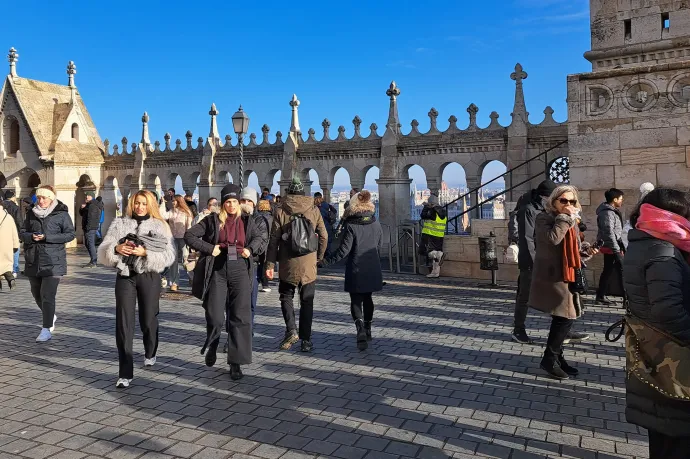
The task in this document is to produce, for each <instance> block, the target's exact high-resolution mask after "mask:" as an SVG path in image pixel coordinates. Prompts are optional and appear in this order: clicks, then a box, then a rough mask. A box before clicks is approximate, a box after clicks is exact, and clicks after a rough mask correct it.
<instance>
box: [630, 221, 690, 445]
mask: <svg viewBox="0 0 690 459" xmlns="http://www.w3.org/2000/svg"><path fill="white" fill-rule="evenodd" d="M628 241H629V246H628V252H627V253H626V254H625V258H624V259H623V278H624V280H625V289H626V291H627V293H628V299H629V301H630V311H631V312H632V313H633V315H635V316H637V317H639V318H640V319H642V320H644V321H645V322H647V323H649V324H650V325H652V326H653V327H655V328H658V329H660V330H663V331H665V332H666V333H668V334H670V335H672V336H674V337H675V338H677V339H679V340H681V341H682V342H684V343H686V345H687V346H690V266H689V265H688V262H687V261H686V258H685V257H686V256H687V254H684V253H682V252H681V251H680V250H678V249H677V248H675V247H674V246H673V244H671V243H670V242H666V241H662V240H660V239H656V238H654V237H653V236H650V235H649V234H647V233H645V232H643V231H639V230H636V229H632V230H630V232H629V233H628ZM626 388H627V397H626V402H627V408H626V411H625V415H626V417H627V419H628V422H630V423H632V424H637V425H639V426H642V427H644V428H646V429H650V430H654V431H657V432H660V433H662V434H665V435H669V436H674V437H680V436H690V402H682V401H675V400H670V399H668V398H666V397H664V396H662V395H661V394H659V393H658V392H656V391H655V390H653V389H651V388H649V387H648V386H646V385H645V384H643V383H641V382H639V380H637V379H636V378H634V377H633V378H628V379H627V380H626Z"/></svg>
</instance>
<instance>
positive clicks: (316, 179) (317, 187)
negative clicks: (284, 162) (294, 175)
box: [300, 167, 333, 202]
mask: <svg viewBox="0 0 690 459" xmlns="http://www.w3.org/2000/svg"><path fill="white" fill-rule="evenodd" d="M324 176H326V177H327V174H325V173H324V172H323V171H319V170H318V169H315V168H313V167H305V168H304V169H302V172H301V173H300V177H301V178H302V181H303V182H304V181H309V182H311V186H310V188H311V189H310V190H309V191H310V193H311V194H312V195H313V194H314V193H316V192H317V191H320V192H321V194H322V195H323V196H324V199H325V200H327V201H329V202H330V199H331V187H332V186H333V185H332V184H330V185H329V182H328V179H326V180H325V181H324V180H322V178H323V177H324Z"/></svg>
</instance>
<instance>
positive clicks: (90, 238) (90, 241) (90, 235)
mask: <svg viewBox="0 0 690 459" xmlns="http://www.w3.org/2000/svg"><path fill="white" fill-rule="evenodd" d="M97 232H98V230H89V231H87V232H86V234H84V245H85V246H86V250H88V252H89V257H91V263H92V264H94V265H95V264H96V261H97V260H98V252H97V251H96V233H97Z"/></svg>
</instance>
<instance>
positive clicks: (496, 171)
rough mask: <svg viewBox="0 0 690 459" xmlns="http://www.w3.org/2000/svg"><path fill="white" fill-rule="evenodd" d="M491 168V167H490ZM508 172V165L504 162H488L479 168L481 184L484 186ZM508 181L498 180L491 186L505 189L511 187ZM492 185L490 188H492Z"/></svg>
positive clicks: (495, 160) (494, 160) (496, 160)
mask: <svg viewBox="0 0 690 459" xmlns="http://www.w3.org/2000/svg"><path fill="white" fill-rule="evenodd" d="M489 166H491V167H489ZM507 170H508V168H507V166H506V164H505V163H504V162H503V161H500V160H498V159H493V160H487V161H485V162H484V163H482V165H481V166H480V167H479V172H480V177H481V179H480V183H481V184H484V183H487V182H490V181H491V180H493V179H494V178H496V177H499V176H501V175H503V174H505V172H506V171H507ZM507 182H508V181H507V180H505V179H498V180H496V181H494V182H493V183H491V185H499V186H501V187H502V188H503V189H505V188H506V186H509V184H508V183H507ZM491 185H490V187H491Z"/></svg>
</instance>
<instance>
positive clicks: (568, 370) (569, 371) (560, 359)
mask: <svg viewBox="0 0 690 459" xmlns="http://www.w3.org/2000/svg"><path fill="white" fill-rule="evenodd" d="M558 365H559V366H560V367H561V370H563V371H565V372H566V373H567V374H568V376H577V375H578V374H579V373H580V372H579V371H578V370H577V368H575V367H571V366H570V365H568V362H566V361H565V357H563V354H561V355H559V356H558Z"/></svg>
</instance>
